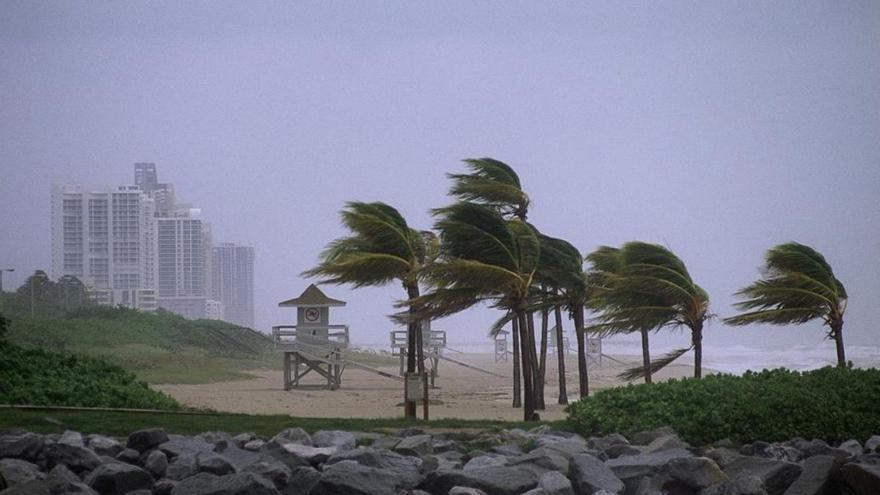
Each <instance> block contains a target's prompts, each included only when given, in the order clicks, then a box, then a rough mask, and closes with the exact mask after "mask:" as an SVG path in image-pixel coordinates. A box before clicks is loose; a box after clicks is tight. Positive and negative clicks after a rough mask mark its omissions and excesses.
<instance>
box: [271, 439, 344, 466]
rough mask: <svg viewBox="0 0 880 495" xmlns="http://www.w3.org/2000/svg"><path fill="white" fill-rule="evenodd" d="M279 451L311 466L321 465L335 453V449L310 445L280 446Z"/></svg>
mask: <svg viewBox="0 0 880 495" xmlns="http://www.w3.org/2000/svg"><path fill="white" fill-rule="evenodd" d="M281 449H283V450H284V451H286V452H288V453H290V454H293V455H295V456H296V457H298V458H300V459H302V460H304V461H306V462H307V463H309V464H311V465H312V466H317V465H318V464H323V463H324V462H326V461H327V459H329V458H330V456H331V455H333V454H335V453H336V447H312V446H310V445H300V444H297V443H286V444H282V445H281Z"/></svg>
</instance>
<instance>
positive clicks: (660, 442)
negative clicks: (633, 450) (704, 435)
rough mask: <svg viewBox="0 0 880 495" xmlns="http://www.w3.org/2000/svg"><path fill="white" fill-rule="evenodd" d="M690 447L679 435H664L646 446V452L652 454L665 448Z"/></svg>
mask: <svg viewBox="0 0 880 495" xmlns="http://www.w3.org/2000/svg"><path fill="white" fill-rule="evenodd" d="M688 447H690V445H688V444H687V442H684V441H682V440H681V439H680V438H678V435H662V436H659V437H657V438H655V439H654V440H652V441H651V443H649V444H648V445H647V446H645V448H644V452H645V453H647V454H650V453H653V452H660V451H663V450H672V449H686V448H688Z"/></svg>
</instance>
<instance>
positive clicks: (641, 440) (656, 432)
mask: <svg viewBox="0 0 880 495" xmlns="http://www.w3.org/2000/svg"><path fill="white" fill-rule="evenodd" d="M669 435H675V436H678V433H676V432H675V430H673V429H672V428H670V427H668V426H661V427H660V428H655V429H653V430H645V431H640V432H638V433H636V434H635V435H633V437H632V438H631V439H630V440H631V442H630V443H632V444H633V445H648V444H649V443H651V442H653V441H654V440H656V439H657V438H660V437H662V436H669Z"/></svg>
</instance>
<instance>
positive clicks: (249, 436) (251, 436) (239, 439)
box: [232, 432, 257, 449]
mask: <svg viewBox="0 0 880 495" xmlns="http://www.w3.org/2000/svg"><path fill="white" fill-rule="evenodd" d="M256 439H257V434H256V433H250V432H248V433H239V434H238V435H235V436H234V437H232V441H233V442H235V445H236V446H237V447H238V448H240V449H243V448H244V446H245V445H246V444H247V443H248V442H250V441H252V440H256Z"/></svg>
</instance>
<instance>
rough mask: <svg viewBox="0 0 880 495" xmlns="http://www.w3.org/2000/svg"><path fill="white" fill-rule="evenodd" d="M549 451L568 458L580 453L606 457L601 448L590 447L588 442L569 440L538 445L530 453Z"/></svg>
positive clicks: (600, 457) (601, 457)
mask: <svg viewBox="0 0 880 495" xmlns="http://www.w3.org/2000/svg"><path fill="white" fill-rule="evenodd" d="M548 452H555V453H557V454H560V455H562V456H563V457H565V458H566V459H568V458H570V457H571V456H573V455H578V454H591V455H593V456H595V457H598V458H599V459H602V460H604V459H605V454H604V453H603V452H602V451H601V450H595V449H590V448H588V447H587V444H586V443H583V442H578V441H567V440H566V441H561V442H556V443H550V444H546V445H544V446H541V447H537V448H535V449H532V451H531V452H530V453H532V454H535V453H537V454H546V453H548Z"/></svg>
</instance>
